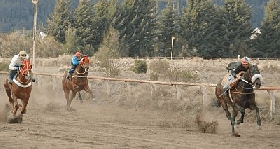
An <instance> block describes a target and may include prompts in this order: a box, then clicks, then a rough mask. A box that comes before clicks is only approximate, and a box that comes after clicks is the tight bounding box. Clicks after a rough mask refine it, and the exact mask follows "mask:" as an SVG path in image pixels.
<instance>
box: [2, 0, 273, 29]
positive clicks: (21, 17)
mask: <svg viewBox="0 0 280 149" xmlns="http://www.w3.org/2000/svg"><path fill="white" fill-rule="evenodd" d="M91 1H92V2H93V3H96V2H97V1H98V0H91ZM119 1H120V2H121V1H122V0H119ZM159 1H160V0H159ZM175 1H178V2H179V6H180V10H182V8H183V7H185V6H186V3H187V2H186V0H175ZM213 2H214V3H215V4H217V5H219V6H220V5H222V4H223V3H224V0H213ZM267 2H268V0H246V3H247V4H248V5H249V6H251V7H252V10H253V12H252V18H251V23H252V24H253V26H254V27H258V26H260V24H261V21H262V19H263V15H264V6H265V5H266V3H267ZM55 3H56V0H39V3H38V20H37V21H38V25H39V27H40V26H43V25H46V20H47V18H48V17H49V15H50V13H52V12H53V11H54V6H55ZM78 3H79V0H71V5H72V8H75V7H77V6H78ZM166 4H167V2H159V5H158V9H159V10H162V9H164V8H165V5H166ZM33 16H34V5H33V3H32V1H31V0H1V1H0V18H1V20H0V32H2V33H7V32H11V31H14V30H22V29H26V30H31V29H32V27H33Z"/></svg>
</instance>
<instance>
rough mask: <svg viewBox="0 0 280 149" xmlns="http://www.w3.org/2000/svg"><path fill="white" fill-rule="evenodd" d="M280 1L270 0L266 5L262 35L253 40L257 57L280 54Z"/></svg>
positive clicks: (277, 55)
mask: <svg viewBox="0 0 280 149" xmlns="http://www.w3.org/2000/svg"><path fill="white" fill-rule="evenodd" d="M279 16H280V1H279V0H270V1H269V2H268V3H267V6H266V7H265V17H264V19H263V21H262V25H261V35H259V37H258V38H256V39H254V40H253V41H252V45H253V47H254V48H255V51H254V55H253V56H255V57H273V58H278V57H279V56H280V41H279V37H280V18H279Z"/></svg>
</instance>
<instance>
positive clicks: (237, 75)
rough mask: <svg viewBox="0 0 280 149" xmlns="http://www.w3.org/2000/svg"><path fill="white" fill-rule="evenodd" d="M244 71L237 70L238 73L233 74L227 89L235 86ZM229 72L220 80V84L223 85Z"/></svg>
mask: <svg viewBox="0 0 280 149" xmlns="http://www.w3.org/2000/svg"><path fill="white" fill-rule="evenodd" d="M244 73H245V72H244V71H241V72H239V73H238V74H236V75H235V77H234V79H233V80H232V82H231V83H230V84H229V89H233V88H235V87H236V85H237V83H238V81H239V80H240V78H241V76H242V75H243V74H244ZM230 75H231V74H230V73H228V74H226V75H225V76H224V78H223V80H222V82H221V85H222V86H225V85H226V83H227V81H228V79H229V77H230Z"/></svg>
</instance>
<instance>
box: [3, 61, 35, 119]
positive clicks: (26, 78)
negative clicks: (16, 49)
mask: <svg viewBox="0 0 280 149" xmlns="http://www.w3.org/2000/svg"><path fill="white" fill-rule="evenodd" d="M31 69H32V65H31V64H30V60H29V59H28V60H23V61H22V65H21V67H20V70H19V71H18V72H17V74H16V75H15V77H14V79H13V83H9V80H8V79H7V80H6V81H5V83H4V88H5V90H6V93H7V96H8V97H9V102H10V104H11V109H12V114H13V115H14V117H16V114H17V111H18V109H19V108H20V107H21V109H20V115H19V118H22V116H23V114H25V113H26V107H27V104H28V101H29V98H30V93H31V90H32V83H31V78H30V75H31V73H32V70H31ZM18 99H21V102H22V105H21V104H19V103H18ZM21 120H22V119H21ZM20 122H21V121H20Z"/></svg>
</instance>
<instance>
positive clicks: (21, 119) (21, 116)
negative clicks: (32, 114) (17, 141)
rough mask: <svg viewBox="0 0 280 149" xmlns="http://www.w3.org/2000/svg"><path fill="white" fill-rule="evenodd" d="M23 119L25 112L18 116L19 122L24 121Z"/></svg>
mask: <svg viewBox="0 0 280 149" xmlns="http://www.w3.org/2000/svg"><path fill="white" fill-rule="evenodd" d="M22 121H23V114H19V115H18V116H17V122H18V123H22Z"/></svg>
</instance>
